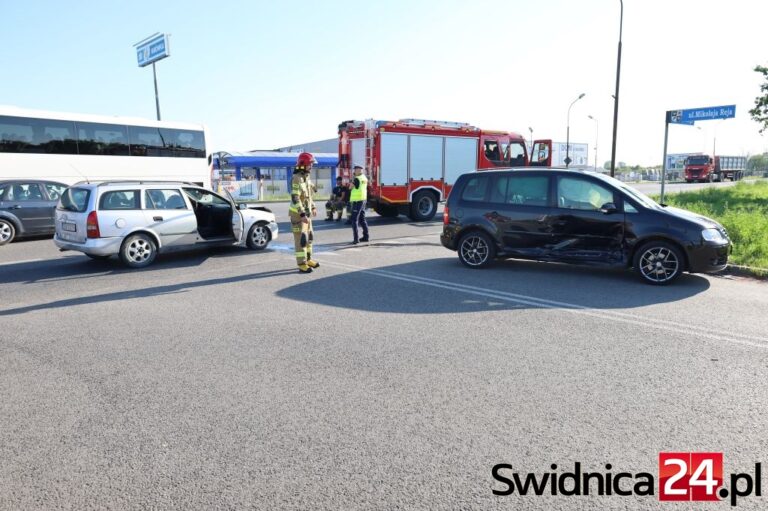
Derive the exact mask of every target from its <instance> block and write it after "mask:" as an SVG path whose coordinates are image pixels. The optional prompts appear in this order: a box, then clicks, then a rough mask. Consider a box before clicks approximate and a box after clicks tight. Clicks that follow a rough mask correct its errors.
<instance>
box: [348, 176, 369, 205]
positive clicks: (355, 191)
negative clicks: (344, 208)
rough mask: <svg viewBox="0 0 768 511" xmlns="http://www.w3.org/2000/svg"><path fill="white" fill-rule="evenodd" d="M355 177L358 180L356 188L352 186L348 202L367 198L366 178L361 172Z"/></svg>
mask: <svg viewBox="0 0 768 511" xmlns="http://www.w3.org/2000/svg"><path fill="white" fill-rule="evenodd" d="M355 179H357V180H358V181H360V186H359V187H358V188H355V187H354V186H353V187H352V192H351V193H350V194H349V201H350V202H360V201H364V200H367V199H368V178H366V177H365V176H364V175H363V174H360V175H359V176H355Z"/></svg>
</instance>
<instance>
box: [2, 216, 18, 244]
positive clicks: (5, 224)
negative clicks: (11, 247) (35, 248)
mask: <svg viewBox="0 0 768 511" xmlns="http://www.w3.org/2000/svg"><path fill="white" fill-rule="evenodd" d="M14 237H16V228H15V227H14V226H13V224H12V223H11V222H9V221H8V220H3V219H0V245H5V244H7V243H10V242H11V241H13V238H14Z"/></svg>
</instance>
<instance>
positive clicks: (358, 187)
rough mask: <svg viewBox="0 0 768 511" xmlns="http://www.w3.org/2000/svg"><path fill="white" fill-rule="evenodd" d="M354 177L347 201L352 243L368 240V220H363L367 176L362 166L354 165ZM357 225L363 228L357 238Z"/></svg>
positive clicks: (366, 195) (366, 197) (366, 196)
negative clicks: (349, 206)
mask: <svg viewBox="0 0 768 511" xmlns="http://www.w3.org/2000/svg"><path fill="white" fill-rule="evenodd" d="M354 170H355V178H354V179H353V180H352V189H351V192H350V194H349V201H350V202H351V203H352V244H353V245H357V244H358V243H359V242H360V241H363V242H365V241H368V239H369V238H368V222H366V221H365V202H366V201H367V200H368V178H366V177H365V175H364V174H363V167H362V166H360V165H355V167H354ZM358 227H361V228H362V229H363V237H362V238H358V231H357V229H358Z"/></svg>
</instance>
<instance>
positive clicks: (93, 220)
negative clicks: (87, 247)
mask: <svg viewBox="0 0 768 511" xmlns="http://www.w3.org/2000/svg"><path fill="white" fill-rule="evenodd" d="M85 231H86V232H87V233H88V237H89V238H101V233H100V232H99V217H98V216H96V212H95V211H91V212H90V213H88V220H87V221H86V223H85Z"/></svg>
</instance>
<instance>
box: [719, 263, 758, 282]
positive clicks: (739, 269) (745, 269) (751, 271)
mask: <svg viewBox="0 0 768 511" xmlns="http://www.w3.org/2000/svg"><path fill="white" fill-rule="evenodd" d="M723 273H725V274H728V275H738V276H741V277H752V278H754V279H758V280H768V268H753V267H751V266H742V265H739V264H729V265H728V266H727V267H726V268H725V271H724V272H723Z"/></svg>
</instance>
